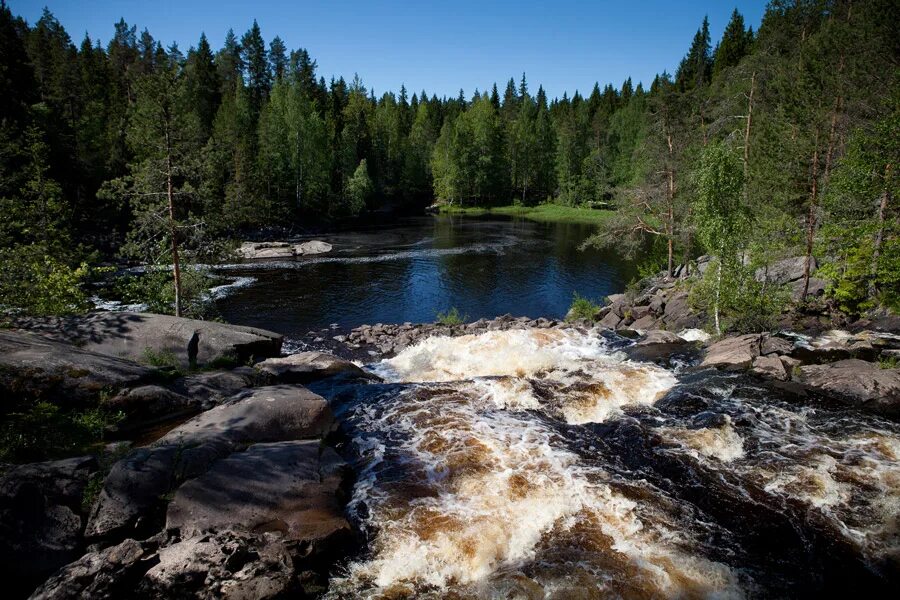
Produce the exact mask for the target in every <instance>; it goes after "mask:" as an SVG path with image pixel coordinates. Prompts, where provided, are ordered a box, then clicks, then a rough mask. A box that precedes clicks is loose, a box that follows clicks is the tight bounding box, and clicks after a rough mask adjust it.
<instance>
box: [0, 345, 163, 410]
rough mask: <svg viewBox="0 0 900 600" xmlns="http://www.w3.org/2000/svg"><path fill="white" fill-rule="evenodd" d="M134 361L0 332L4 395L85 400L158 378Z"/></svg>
mask: <svg viewBox="0 0 900 600" xmlns="http://www.w3.org/2000/svg"><path fill="white" fill-rule="evenodd" d="M153 377H154V371H153V370H152V369H148V368H146V367H144V366H141V365H139V364H136V363H134V362H132V361H130V360H125V359H121V358H116V357H113V356H109V355H106V354H100V353H97V352H93V351H91V350H90V349H86V348H83V347H82V348H78V347H75V346H73V345H72V344H68V343H64V342H60V341H56V340H52V339H47V338H46V337H43V336H40V335H37V334H34V333H28V332H24V331H11V330H0V396H3V397H4V398H5V399H7V400H9V399H13V398H22V397H40V398H46V399H54V400H60V401H63V402H68V401H82V400H86V399H91V398H95V397H96V396H98V395H99V394H100V392H101V391H103V392H106V391H109V390H116V389H121V388H124V387H128V386H133V385H138V384H140V383H142V382H145V381H148V380H151V379H153Z"/></svg>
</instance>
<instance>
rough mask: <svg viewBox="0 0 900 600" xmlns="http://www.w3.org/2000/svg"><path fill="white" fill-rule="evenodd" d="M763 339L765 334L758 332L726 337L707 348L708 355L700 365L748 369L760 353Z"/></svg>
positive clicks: (726, 368) (728, 368)
mask: <svg viewBox="0 0 900 600" xmlns="http://www.w3.org/2000/svg"><path fill="white" fill-rule="evenodd" d="M762 340H763V336H762V335H761V334H758V333H748V334H746V335H739V336H736V337H728V338H725V339H724V340H721V341H718V342H716V343H715V344H713V345H712V346H710V347H709V348H707V349H706V356H704V357H703V362H702V363H701V364H700V366H701V367H717V368H719V369H725V370H743V369H747V368H749V367H750V365H752V364H753V359H755V358H756V357H757V356H759V355H760V352H761V349H760V347H761V344H762Z"/></svg>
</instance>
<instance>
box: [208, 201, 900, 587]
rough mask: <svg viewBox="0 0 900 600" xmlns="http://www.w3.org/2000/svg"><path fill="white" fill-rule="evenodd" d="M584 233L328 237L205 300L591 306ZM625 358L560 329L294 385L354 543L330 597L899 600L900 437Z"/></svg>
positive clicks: (406, 355)
mask: <svg viewBox="0 0 900 600" xmlns="http://www.w3.org/2000/svg"><path fill="white" fill-rule="evenodd" d="M585 234H586V231H585V230H584V229H583V228H577V227H568V226H560V225H553V226H545V225H537V224H532V223H524V222H514V221H508V222H499V221H494V220H485V221H482V220H461V221H460V220H451V219H442V218H438V219H433V220H416V221H414V222H413V223H412V224H411V225H409V226H403V227H397V228H395V229H391V230H389V235H387V236H386V237H385V238H384V239H380V236H379V235H376V234H375V232H362V233H359V232H354V233H347V234H341V235H339V236H336V237H335V241H336V242H337V250H336V252H335V255H334V256H329V257H328V259H324V258H323V259H319V260H317V261H316V262H311V263H310V264H306V265H302V266H301V265H292V264H289V263H285V264H280V265H278V266H272V267H270V268H268V269H258V268H257V269H254V270H252V271H249V273H248V274H246V275H245V274H244V273H240V275H241V276H250V277H253V278H255V280H256V281H255V282H254V283H253V284H251V285H249V286H248V287H246V288H243V289H240V290H238V292H237V293H236V294H233V295H231V296H228V297H227V298H225V299H224V300H222V301H221V302H220V306H221V310H222V312H223V314H224V315H225V317H226V319H228V320H233V321H234V322H239V323H246V324H253V325H260V326H264V327H270V328H272V329H275V330H279V331H283V332H285V333H288V334H289V335H290V334H296V335H299V334H301V333H303V332H305V331H306V330H307V329H309V328H315V327H321V326H322V325H323V324H324V323H330V322H334V323H337V324H338V325H339V327H348V326H351V325H355V324H357V323H360V322H373V321H383V322H393V321H405V320H409V321H419V320H431V319H432V317H433V313H434V312H435V311H436V310H443V309H445V308H446V307H448V306H457V307H458V308H460V309H461V310H462V311H463V312H465V313H468V314H469V316H470V317H472V318H476V317H481V316H494V315H496V314H501V313H505V312H510V313H513V314H527V315H533V316H539V315H542V314H545V315H549V316H560V315H561V314H562V313H564V312H565V309H566V308H567V307H568V304H569V301H570V298H571V294H572V292H573V290H578V291H579V292H581V293H583V294H585V295H591V296H594V297H598V298H599V297H600V296H602V295H604V294H607V293H610V292H615V291H620V290H621V289H622V287H623V286H624V284H625V282H626V281H627V280H628V278H629V277H630V274H631V270H630V268H629V267H628V266H627V265H626V264H624V263H622V262H621V261H617V260H615V259H613V258H611V257H603V256H602V255H599V254H581V253H578V251H577V250H576V247H577V245H578V243H579V242H580V239H581V238H583V237H584V235H585ZM331 286H334V287H333V288H332V287H331ZM254 303H258V306H255V305H254ZM254 306H255V309H256V310H254ZM629 343H631V342H630V341H629V340H626V339H624V338H621V337H618V336H617V335H615V334H613V333H611V332H604V331H600V330H596V329H595V330H583V329H574V328H573V329H526V330H512V331H488V332H485V333H482V334H479V335H468V336H462V337H456V338H443V337H433V338H429V339H427V340H425V341H423V342H421V343H419V344H417V345H415V346H412V347H410V348H407V349H405V350H404V351H402V352H401V353H400V354H398V355H397V356H395V357H391V358H387V359H383V360H375V359H372V362H370V363H369V364H367V365H365V368H366V369H368V370H370V371H371V372H373V373H375V374H377V375H379V376H380V377H381V378H382V380H383V383H377V384H364V385H350V384H340V383H331V382H325V383H319V384H318V385H313V386H311V387H312V389H313V390H314V391H316V392H318V393H320V394H322V395H323V396H325V397H326V398H328V400H329V402H330V404H331V406H332V409H333V410H334V411H335V412H336V414H337V415H338V416H339V418H340V421H341V423H342V425H341V431H340V432H339V435H338V436H337V438H336V439H337V440H338V447H339V450H340V451H341V453H342V454H343V455H344V456H345V458H346V459H347V460H348V461H350V462H351V464H352V465H353V466H354V468H355V471H356V473H357V478H356V482H355V484H354V487H353V490H352V497H351V498H350V501H349V504H348V513H349V515H350V517H351V518H352V519H353V520H354V522H355V523H356V524H357V525H358V526H359V528H360V529H361V531H362V532H363V535H364V538H365V542H366V543H365V544H364V545H363V548H362V549H361V551H360V552H359V553H358V554H356V555H354V556H352V557H351V558H350V559H348V560H347V561H346V562H345V563H342V564H341V565H340V566H339V567H338V568H337V569H336V570H335V571H334V574H333V577H332V580H331V585H330V589H329V591H328V593H327V596H328V597H329V598H333V599H337V598H379V599H387V598H408V597H422V598H529V599H530V598H534V599H537V598H554V599H561V600H562V599H572V598H574V599H579V598H757V597H763V598H769V597H784V598H813V597H815V598H821V597H846V596H848V595H851V594H854V595H862V596H863V597H890V595H891V593H892V592H891V590H893V591H894V592H896V590H897V586H898V582H900V567H898V565H900V466H898V464H900V461H898V459H900V425H898V424H897V423H896V422H894V421H890V420H887V419H883V418H879V417H875V416H871V415H866V414H863V413H860V412H859V411H855V410H849V409H846V408H841V407H836V406H832V405H828V404H824V403H820V402H817V401H816V399H815V398H812V399H809V400H806V401H799V400H798V399H797V398H795V397H791V396H788V395H786V394H784V393H783V392H779V391H777V390H776V389H774V388H772V387H770V386H766V385H764V384H763V383H762V382H761V381H759V380H755V379H751V378H749V377H747V376H745V375H743V374H735V373H722V372H718V371H715V370H703V371H698V370H696V369H695V368H694V366H693V365H695V364H696V357H695V356H690V355H688V356H680V357H675V359H673V360H669V361H668V362H665V363H662V364H652V363H642V362H635V361H631V360H628V359H627V358H626V357H625V355H624V354H623V353H622V352H621V350H622V348H623V347H624V346H626V345H628V344H629Z"/></svg>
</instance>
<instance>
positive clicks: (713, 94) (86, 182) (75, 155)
mask: <svg viewBox="0 0 900 600" xmlns="http://www.w3.org/2000/svg"><path fill="white" fill-rule="evenodd" d="M898 22H900V7H898V5H897V3H896V2H893V1H891V0H869V1H866V2H860V1H852V0H797V1H787V0H775V1H773V2H771V3H770V5H769V7H768V9H767V10H766V13H765V16H764V18H763V21H762V24H761V26H760V27H759V30H758V31H754V30H753V29H752V28H750V27H747V26H746V25H745V23H744V20H743V18H742V16H741V15H740V14H739V13H738V12H737V11H735V12H734V13H733V15H732V17H731V21H730V22H729V23H728V26H727V28H726V29H725V32H724V35H723V36H722V38H721V39H718V40H715V39H711V37H710V33H709V26H708V23H707V22H706V21H705V20H704V22H702V23H699V24H698V29H697V32H696V35H695V36H694V38H693V40H685V46H686V52H685V54H684V57H683V58H682V59H681V62H680V64H679V66H678V68H677V70H676V71H675V72H674V73H667V72H662V73H659V75H657V76H656V78H655V79H654V80H653V81H652V82H651V83H650V84H649V85H648V86H644V85H641V84H640V83H639V84H637V85H635V84H634V83H633V82H632V81H631V80H630V79H628V80H626V81H624V82H622V83H616V84H612V83H604V84H602V85H601V84H600V83H598V84H596V85H595V86H594V88H593V89H592V90H591V91H590V92H589V93H582V92H579V91H575V92H573V93H571V95H569V94H563V96H562V97H561V98H548V97H547V94H546V93H545V92H544V90H543V89H542V88H541V86H540V85H539V84H538V83H537V82H531V81H528V80H527V79H526V75H525V74H517V75H516V76H515V77H512V78H510V79H509V80H508V81H507V82H506V83H502V82H501V83H500V84H499V85H498V84H493V85H488V86H486V87H485V88H483V89H481V90H477V89H476V90H460V92H459V95H458V96H457V97H453V98H448V97H443V98H439V97H437V96H436V95H434V94H429V92H428V91H427V90H421V91H415V90H411V89H407V88H406V87H401V88H400V89H399V90H395V91H379V92H376V91H375V90H371V89H367V87H366V86H365V84H364V79H363V78H362V77H361V76H364V74H361V76H354V77H353V78H352V79H350V80H349V81H348V80H346V79H344V78H343V77H342V78H338V79H334V78H332V79H331V80H330V81H326V79H325V78H324V77H321V76H320V75H319V74H318V73H317V70H316V69H317V65H316V61H315V59H314V58H313V57H312V56H310V54H309V53H308V52H307V51H306V50H305V49H303V48H297V49H290V48H287V47H286V46H285V44H284V42H283V41H282V40H281V39H280V38H279V37H277V36H274V37H272V38H271V39H270V40H268V41H267V40H266V39H265V37H264V35H263V32H262V31H260V28H259V27H258V26H257V24H256V23H253V24H252V26H251V27H250V28H249V29H248V30H247V31H246V32H245V33H242V34H238V33H235V32H234V31H229V32H228V34H227V36H226V38H225V43H224V46H223V47H222V48H212V47H211V46H210V44H209V43H208V41H207V39H206V37H205V36H204V35H203V34H202V33H201V32H198V39H197V43H196V45H194V46H192V47H190V48H187V49H182V48H178V47H177V46H175V45H171V46H166V45H165V44H164V42H163V41H161V40H157V39H155V38H154V37H153V35H152V32H150V31H147V30H146V29H144V30H142V31H139V26H138V25H134V24H129V23H126V22H125V20H121V21H119V22H118V23H117V24H116V25H115V35H114V36H113V37H112V39H111V40H110V41H109V43H108V44H106V45H105V47H104V46H102V45H101V44H99V43H98V42H95V41H94V40H92V39H91V38H90V37H85V38H84V39H83V40H81V41H77V40H73V39H72V38H71V37H70V35H69V34H68V33H67V32H66V29H65V27H64V24H62V23H60V22H59V21H58V20H57V19H56V18H55V17H54V16H53V14H52V13H51V12H49V11H45V12H44V15H43V16H42V17H41V18H40V19H39V20H38V21H37V22H36V23H32V24H29V23H26V22H24V21H23V20H22V19H21V18H19V17H17V16H15V15H14V14H12V12H11V11H10V9H9V8H8V7H7V6H6V5H5V4H3V5H0V74H2V79H3V81H2V89H3V93H2V94H0V102H2V107H0V203H2V213H3V215H4V218H3V222H2V225H0V246H2V257H0V304H3V305H4V306H6V307H16V308H18V309H20V310H25V311H27V312H34V313H54V312H66V311H69V310H72V309H74V308H75V307H77V306H78V305H79V303H80V302H82V301H83V297H82V294H81V292H80V289H81V284H82V283H83V282H84V281H85V280H87V279H90V278H91V277H93V276H95V272H96V270H97V269H96V267H97V265H100V264H106V263H109V262H110V261H122V260H126V261H130V262H134V263H145V264H146V263H149V264H155V263H159V264H172V263H173V262H176V263H177V262H178V260H173V259H176V258H178V257H177V256H175V255H178V254H179V253H180V255H181V259H182V260H183V261H195V262H203V261H207V260H210V259H212V258H214V257H215V256H216V255H220V254H221V253H222V252H226V251H227V243H226V241H227V240H230V239H236V238H238V237H240V236H241V235H246V234H247V232H251V231H257V230H259V229H261V228H267V227H281V228H285V229H293V230H305V229H309V228H312V227H317V226H322V225H324V224H328V223H332V222H335V221H337V220H341V219H346V218H352V217H354V216H358V215H360V214H362V213H365V212H369V211H376V210H421V209H422V208H424V207H426V206H428V205H430V204H432V203H433V202H434V201H435V200H437V201H440V202H442V203H444V204H448V205H451V206H453V207H471V206H496V205H508V204H512V203H516V204H522V205H526V206H528V205H535V204H538V203H548V202H549V203H557V204H561V205H568V206H582V205H591V206H599V207H606V208H608V209H611V210H612V211H614V212H613V213H612V214H611V216H610V218H609V219H608V220H606V221H605V222H604V224H603V226H602V227H601V228H600V230H599V231H598V233H597V234H596V235H595V236H594V237H592V238H591V239H590V240H589V241H588V243H589V244H593V245H597V246H604V245H609V244H610V243H614V244H615V246H616V247H617V248H618V249H620V250H624V251H626V252H630V253H632V254H635V255H639V256H640V257H641V260H642V263H643V264H644V268H646V269H647V270H648V271H649V270H660V269H662V270H668V271H669V272H671V271H672V269H673V268H674V267H675V265H677V264H680V263H683V262H686V261H687V260H689V259H691V258H693V257H696V256H698V255H700V254H704V253H709V254H714V255H717V256H721V257H723V258H722V262H723V263H726V262H728V257H734V261H732V262H734V267H735V269H732V270H731V271H733V272H736V271H737V270H739V268H738V267H740V263H741V262H744V263H746V262H747V259H746V257H747V256H750V257H752V260H753V261H755V264H754V266H755V265H756V264H758V263H759V262H760V261H762V262H765V261H769V260H774V259H776V258H779V257H783V256H788V255H791V256H796V255H798V254H799V255H805V256H807V257H809V256H813V255H816V256H824V257H827V261H826V263H827V264H825V265H823V268H825V271H824V272H826V273H828V274H829V276H830V278H831V281H832V282H833V285H832V288H831V290H830V294H831V296H832V297H833V298H834V300H835V302H837V303H838V304H839V305H840V306H841V307H842V308H843V309H844V310H847V311H850V312H854V311H855V312H859V311H860V310H865V309H867V308H871V307H873V306H877V305H879V304H881V305H887V306H892V307H893V308H894V309H896V308H897V306H898V302H900V296H898V285H900V238H898V233H900V220H898V208H897V205H896V201H895V198H896V194H897V188H898V181H900V179H898V174H897V166H896V161H897V158H898V156H900V83H898V82H900V71H898V56H900V36H898V35H897V33H898V31H897V23H898ZM272 33H273V34H274V33H275V32H272ZM597 76H598V78H602V73H598V74H597ZM411 83H412V82H411ZM725 188H727V189H733V190H734V197H733V198H732V199H731V200H729V201H728V202H725V203H724V204H723V202H722V201H721V199H719V198H714V197H710V195H709V194H708V193H705V191H704V190H706V191H709V190H710V189H725ZM729 202H730V203H729ZM742 256H743V257H745V258H744V260H743V261H741V260H740V257H742ZM726 267H727V265H726ZM728 272H729V271H728V269H726V274H727V273H728ZM726 279H727V278H726ZM732 279H734V282H733V283H734V285H733V286H732V292H733V293H732V295H733V296H734V297H735V298H737V297H742V296H746V292H748V291H751V290H747V289H744V288H742V287H741V286H742V285H743V284H742V283H741V281H740V279H741V278H740V277H739V276H737V275H736V276H735V277H733V278H732ZM754 293H755V292H754Z"/></svg>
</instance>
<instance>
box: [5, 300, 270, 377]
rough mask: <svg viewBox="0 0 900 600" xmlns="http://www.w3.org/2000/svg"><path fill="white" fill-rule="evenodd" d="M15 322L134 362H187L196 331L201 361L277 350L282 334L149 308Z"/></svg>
mask: <svg viewBox="0 0 900 600" xmlns="http://www.w3.org/2000/svg"><path fill="white" fill-rule="evenodd" d="M16 324H17V325H18V326H20V327H24V328H26V329H30V330H34V331H40V332H41V333H44V334H46V335H48V336H51V337H53V338H56V339H58V340H60V341H64V342H68V343H70V344H75V345H76V346H78V347H80V348H81V349H82V350H86V351H89V352H95V353H98V354H105V355H107V356H115V357H120V358H126V359H129V360H132V361H137V362H170V361H174V362H175V363H176V364H178V365H180V366H182V367H187V366H188V365H189V364H190V361H189V356H188V343H189V342H190V340H191V338H192V337H193V335H194V334H195V332H196V333H197V334H198V335H199V344H198V348H197V363H198V364H200V365H208V364H211V363H215V362H217V361H228V362H235V361H237V362H246V361H248V360H250V359H252V358H266V357H270V356H278V355H279V354H280V353H281V343H282V340H283V338H282V336H281V335H279V334H277V333H273V332H271V331H266V330H264V329H256V328H254V327H243V326H240V325H229V324H227V323H217V322H215V321H197V320H195V319H185V318H181V317H173V316H170V315H156V314H150V313H129V312H95V313H91V314H88V315H85V316H73V317H53V318H40V319H37V318H34V319H19V320H17V321H16Z"/></svg>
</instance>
